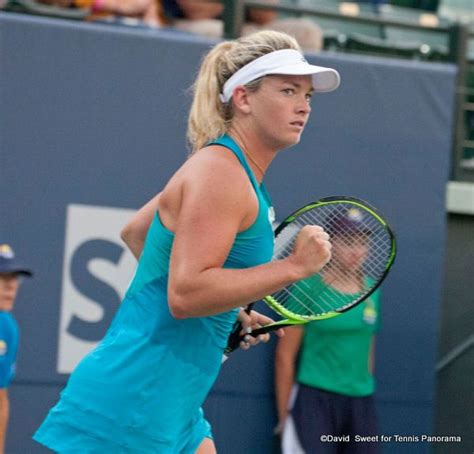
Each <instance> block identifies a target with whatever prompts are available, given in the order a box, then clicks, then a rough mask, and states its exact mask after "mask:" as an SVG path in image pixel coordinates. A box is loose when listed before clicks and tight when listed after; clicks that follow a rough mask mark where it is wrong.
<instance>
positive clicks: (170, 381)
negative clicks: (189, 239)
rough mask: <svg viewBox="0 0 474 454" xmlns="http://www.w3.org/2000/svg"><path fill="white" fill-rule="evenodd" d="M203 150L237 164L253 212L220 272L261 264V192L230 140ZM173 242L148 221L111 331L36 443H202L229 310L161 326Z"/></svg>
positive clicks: (159, 446)
mask: <svg viewBox="0 0 474 454" xmlns="http://www.w3.org/2000/svg"><path fill="white" fill-rule="evenodd" d="M212 144H215V145H221V146H224V147H226V148H228V149H230V150H231V151H232V152H233V153H234V154H235V155H236V156H237V158H238V159H239V161H240V163H241V164H242V166H243V167H244V169H245V170H246V172H247V174H248V176H249V178H250V180H251V182H252V185H253V187H254V189H255V192H256V195H257V197H258V203H259V210H258V215H257V218H256V220H255V222H254V223H253V224H252V225H251V226H250V227H249V228H248V229H247V230H245V231H243V232H240V233H238V234H237V236H236V238H235V241H234V244H233V246H232V248H231V250H230V252H229V255H228V257H227V260H226V262H225V265H224V267H226V268H248V267H252V266H256V265H259V264H262V263H266V262H268V261H270V260H271V257H272V254H273V230H272V225H271V220H270V219H269V218H270V213H271V212H272V210H273V209H272V207H271V202H270V199H269V197H268V195H267V192H266V190H265V187H264V185H263V184H262V185H259V184H258V182H257V181H256V179H255V177H254V175H253V173H252V171H251V169H250V167H249V166H248V163H247V162H246V160H245V157H244V155H243V153H242V150H240V148H239V147H238V145H237V144H236V143H235V142H234V140H233V139H232V138H231V137H229V136H227V135H225V136H222V137H220V138H219V139H217V140H216V141H215V142H213V143H212ZM210 145H211V144H210ZM173 239H174V234H173V233H172V232H171V231H169V230H168V229H166V228H165V227H164V225H163V224H162V223H161V221H160V218H159V215H158V213H156V214H155V217H154V219H153V221H152V224H151V226H150V229H149V232H148V234H147V238H146V241H145V246H144V249H143V252H142V255H141V257H140V261H139V264H138V266H137V270H136V273H135V276H134V278H133V280H132V282H131V284H130V287H129V289H128V291H127V293H126V295H125V297H124V300H123V302H122V303H121V305H120V308H119V311H118V312H117V314H116V316H115V318H114V321H113V322H112V324H111V326H110V328H109V329H108V331H107V333H106V335H105V337H104V339H103V340H102V341H101V342H100V344H99V345H98V346H97V347H96V348H95V349H94V350H93V351H92V352H90V353H89V354H88V355H86V356H85V357H84V359H83V360H82V361H81V362H80V363H79V365H78V366H77V368H76V369H75V370H74V372H73V373H72V375H71V377H70V379H69V382H68V384H67V386H66V388H65V389H64V391H63V392H62V393H61V398H60V400H59V402H58V403H57V405H56V406H55V407H54V408H52V409H51V411H50V412H49V414H48V416H47V418H46V419H45V421H44V422H43V424H42V425H41V427H40V428H39V429H38V431H37V432H36V433H35V435H34V437H33V438H34V439H35V440H36V441H38V442H39V443H42V444H43V445H45V446H47V447H49V448H51V449H53V450H54V451H56V452H59V453H64V454H67V453H81V454H120V453H136V454H148V453H150V454H151V453H154V454H156V453H158V454H160V453H163V454H174V453H186V454H187V453H194V452H195V451H196V450H197V448H198V447H199V445H200V444H201V442H202V441H203V439H204V438H205V437H211V429H210V425H209V423H208V422H207V421H206V420H205V419H204V416H203V412H202V409H201V405H202V404H203V402H204V400H205V398H206V396H207V394H208V393H209V391H210V389H211V387H212V385H213V384H214V382H215V380H216V378H217V375H218V373H219V370H220V367H221V359H222V355H223V350H224V348H225V347H226V345H227V339H228V336H229V333H230V331H231V329H232V327H233V325H234V323H235V321H236V317H237V314H238V312H239V310H238V309H233V310H230V311H228V312H224V313H220V314H217V315H213V316H209V317H196V318H187V319H181V320H177V319H174V318H173V317H172V316H171V313H170V311H169V307H168V302H167V281H168V268H169V258H170V253H171V248H172V245H173Z"/></svg>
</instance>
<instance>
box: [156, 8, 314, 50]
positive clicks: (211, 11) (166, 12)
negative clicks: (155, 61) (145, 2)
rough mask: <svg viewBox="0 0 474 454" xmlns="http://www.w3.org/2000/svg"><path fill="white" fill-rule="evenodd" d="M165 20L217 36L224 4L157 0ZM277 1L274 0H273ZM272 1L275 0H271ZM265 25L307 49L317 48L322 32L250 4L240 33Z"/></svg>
mask: <svg viewBox="0 0 474 454" xmlns="http://www.w3.org/2000/svg"><path fill="white" fill-rule="evenodd" d="M161 1H162V10H163V16H164V18H165V20H166V21H167V22H168V23H169V24H170V25H172V26H174V27H175V28H177V29H179V30H182V31H186V32H191V33H196V34H199V35H203V36H207V37H210V38H221V37H222V36H223V32H224V24H223V21H222V14H223V12H224V5H223V4H222V3H221V2H217V1H215V0H161ZM276 2H278V0H276ZM271 3H275V0H271ZM263 29H268V30H276V31H279V32H284V33H288V34H289V35H292V36H294V37H295V38H296V40H297V41H298V43H299V45H300V46H301V47H302V48H303V49H304V50H307V51H315V52H317V51H320V50H321V49H322V47H323V34H322V31H321V29H320V27H319V26H318V25H317V24H315V23H314V22H312V21H310V20H309V19H300V18H298V19H295V18H291V19H279V18H278V17H277V12H276V11H272V10H263V9H257V8H252V9H250V11H249V12H248V14H247V17H246V18H245V24H244V26H243V29H242V35H244V36H245V35H249V34H251V33H254V32H257V31H259V30H263Z"/></svg>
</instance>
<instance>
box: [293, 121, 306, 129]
mask: <svg viewBox="0 0 474 454" xmlns="http://www.w3.org/2000/svg"><path fill="white" fill-rule="evenodd" d="M290 125H292V126H298V127H299V128H304V121H300V120H297V121H292V122H291V123H290Z"/></svg>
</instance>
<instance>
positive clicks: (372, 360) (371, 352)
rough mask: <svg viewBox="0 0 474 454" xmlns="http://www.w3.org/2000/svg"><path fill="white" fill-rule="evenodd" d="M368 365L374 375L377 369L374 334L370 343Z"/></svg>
mask: <svg viewBox="0 0 474 454" xmlns="http://www.w3.org/2000/svg"><path fill="white" fill-rule="evenodd" d="M368 367H369V372H370V374H372V375H373V374H374V370H375V336H372V342H371V343H370V350H369V364H368Z"/></svg>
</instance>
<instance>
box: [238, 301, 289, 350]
mask: <svg viewBox="0 0 474 454" xmlns="http://www.w3.org/2000/svg"><path fill="white" fill-rule="evenodd" d="M238 320H239V321H240V322H241V323H242V331H241V332H240V333H241V334H242V335H245V334H246V336H245V338H244V340H243V341H242V342H241V343H240V348H243V349H244V350H248V349H249V348H250V347H251V346H253V345H257V344H258V343H259V342H268V341H269V340H270V334H268V333H267V334H260V335H259V336H257V337H253V336H251V335H250V334H248V333H251V332H252V330H254V329H257V328H261V327H262V326H265V325H268V324H270V323H273V322H274V320H272V319H271V318H270V317H267V316H266V315H263V314H260V313H259V312H257V311H250V314H247V312H245V310H244V309H242V310H241V311H240V313H239V315H238ZM274 333H275V334H276V335H277V336H279V337H282V336H283V335H284V334H285V332H284V331H283V329H282V328H280V329H278V330H276V331H274Z"/></svg>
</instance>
